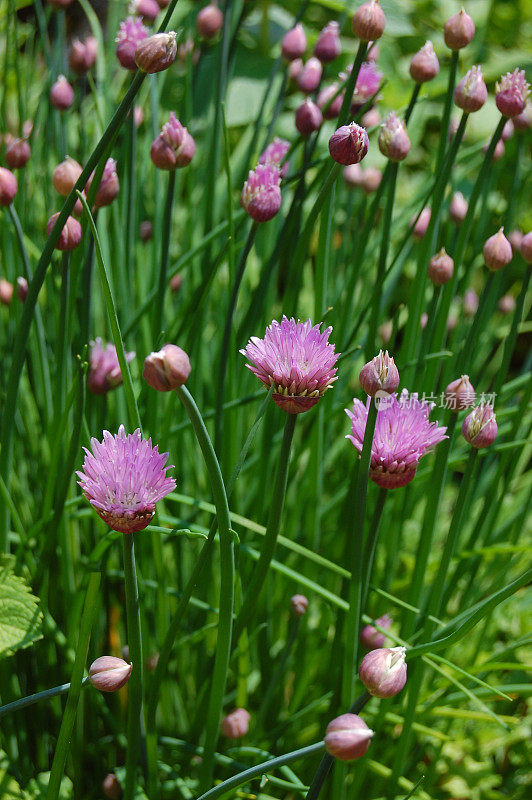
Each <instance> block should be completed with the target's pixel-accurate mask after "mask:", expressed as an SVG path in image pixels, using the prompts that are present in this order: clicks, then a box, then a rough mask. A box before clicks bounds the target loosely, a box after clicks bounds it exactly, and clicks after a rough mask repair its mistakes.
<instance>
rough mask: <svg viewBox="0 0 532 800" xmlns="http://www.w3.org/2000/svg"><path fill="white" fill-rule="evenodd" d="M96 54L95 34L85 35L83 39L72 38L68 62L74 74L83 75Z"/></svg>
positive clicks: (96, 42)
mask: <svg viewBox="0 0 532 800" xmlns="http://www.w3.org/2000/svg"><path fill="white" fill-rule="evenodd" d="M97 55H98V40H97V39H96V37H95V36H87V38H86V39H85V41H83V42H81V41H80V40H79V39H74V41H73V42H72V44H71V45H70V53H69V55H68V63H69V64H70V69H71V70H72V72H75V73H76V75H84V74H85V73H86V72H88V71H89V70H90V69H91V67H93V66H94V64H95V62H96V56H97Z"/></svg>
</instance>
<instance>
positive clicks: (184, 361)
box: [142, 344, 190, 392]
mask: <svg viewBox="0 0 532 800" xmlns="http://www.w3.org/2000/svg"><path fill="white" fill-rule="evenodd" d="M142 375H143V377H144V380H145V381H146V383H147V384H148V385H149V386H151V388H152V389H156V390H157V391H158V392H170V391H172V389H177V387H178V386H183V384H184V383H186V381H187V379H188V376H189V375H190V361H189V358H188V356H187V354H186V353H185V351H184V350H181V348H180V347H177V345H175V344H165V345H164V346H163V347H162V348H161V349H160V350H159V352H157V353H150V355H149V356H146V360H145V361H144V372H143V373H142Z"/></svg>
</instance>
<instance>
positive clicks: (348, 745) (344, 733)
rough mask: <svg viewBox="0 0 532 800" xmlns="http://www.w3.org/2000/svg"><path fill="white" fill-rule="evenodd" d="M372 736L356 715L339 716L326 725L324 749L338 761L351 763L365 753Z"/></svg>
mask: <svg viewBox="0 0 532 800" xmlns="http://www.w3.org/2000/svg"><path fill="white" fill-rule="evenodd" d="M373 735H374V734H373V731H372V730H371V729H370V728H368V726H367V725H366V723H365V722H364V720H363V719H361V718H360V717H359V716H357V714H341V715H340V716H339V717H336V719H333V720H332V721H331V722H329V724H328V725H327V730H326V731H325V749H326V750H327V752H328V753H329V755H331V756H334V757H335V758H337V759H339V761H353V760H354V759H355V758H360V757H361V756H363V755H364V753H366V752H367V749H368V747H369V745H370V742H371V737H372V736H373Z"/></svg>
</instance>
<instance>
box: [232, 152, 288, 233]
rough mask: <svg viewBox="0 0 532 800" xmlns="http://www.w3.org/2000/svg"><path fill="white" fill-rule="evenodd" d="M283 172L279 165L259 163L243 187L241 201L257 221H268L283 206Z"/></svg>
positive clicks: (251, 171) (243, 206)
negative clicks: (281, 185)
mask: <svg viewBox="0 0 532 800" xmlns="http://www.w3.org/2000/svg"><path fill="white" fill-rule="evenodd" d="M280 183H281V174H280V172H279V169H278V168H277V167H272V166H269V165H268V164H257V166H256V167H255V169H254V170H250V172H249V175H248V179H247V181H246V182H245V183H244V186H243V187H242V194H241V196H240V203H241V205H242V208H244V209H245V210H246V211H247V212H248V214H249V216H250V217H251V218H252V219H254V220H255V222H268V220H270V219H272V218H273V217H275V215H276V214H277V212H278V211H279V209H280V208H281V189H280Z"/></svg>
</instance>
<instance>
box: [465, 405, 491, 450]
mask: <svg viewBox="0 0 532 800" xmlns="http://www.w3.org/2000/svg"><path fill="white" fill-rule="evenodd" d="M462 436H463V437H464V439H465V440H466V442H469V444H470V445H471V446H472V447H475V448H476V449H477V450H480V449H481V448H482V447H489V446H490V444H493V442H494V441H495V438H496V436H497V420H496V418H495V412H494V411H493V406H490V405H489V404H488V405H480V406H476V408H474V409H473V411H472V412H471V413H470V414H468V415H467V417H466V418H465V419H464V421H463V423H462Z"/></svg>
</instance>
